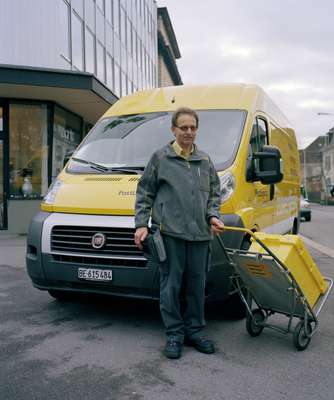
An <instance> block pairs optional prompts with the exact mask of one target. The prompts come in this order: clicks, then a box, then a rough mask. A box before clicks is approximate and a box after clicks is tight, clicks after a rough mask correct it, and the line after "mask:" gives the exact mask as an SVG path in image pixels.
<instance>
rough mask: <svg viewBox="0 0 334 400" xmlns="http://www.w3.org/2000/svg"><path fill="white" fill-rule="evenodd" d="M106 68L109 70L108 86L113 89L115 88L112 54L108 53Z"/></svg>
mask: <svg viewBox="0 0 334 400" xmlns="http://www.w3.org/2000/svg"><path fill="white" fill-rule="evenodd" d="M106 70H107V86H108V87H109V88H110V89H111V90H113V89H114V63H113V59H112V57H111V56H110V54H107V63H106Z"/></svg>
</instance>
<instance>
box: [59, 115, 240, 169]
mask: <svg viewBox="0 0 334 400" xmlns="http://www.w3.org/2000/svg"><path fill="white" fill-rule="evenodd" d="M198 114H199V129H198V133H197V136H196V144H197V145H198V147H199V148H200V149H201V150H203V151H205V152H206V153H208V154H209V155H210V157H211V159H212V161H213V163H214V164H215V167H216V168H217V170H222V169H225V168H227V167H228V166H229V165H231V163H232V162H233V160H234V158H235V155H236V152H237V150H238V147H239V143H240V139H241V135H242V131H243V127H244V123H245V119H246V114H247V113H246V111H241V110H205V111H198ZM171 117H172V113H168V112H157V113H147V114H137V115H124V116H117V117H109V118H104V119H102V120H101V121H99V122H98V123H97V124H96V125H95V126H94V128H93V129H92V130H91V131H90V133H89V134H88V135H87V137H86V138H85V140H84V141H83V142H82V143H81V145H80V146H79V148H78V149H77V151H76V152H75V154H74V155H73V157H72V159H71V161H70V163H69V165H68V168H67V171H68V172H73V173H116V172H117V173H119V172H121V173H122V172H126V173H139V172H140V171H142V170H143V169H144V168H145V166H146V164H147V162H148V160H149V158H150V157H151V155H152V153H153V152H154V151H155V150H157V149H159V148H161V147H163V146H164V145H165V144H167V143H168V142H171V141H173V139H174V136H173V134H172V132H171V130H170V127H171Z"/></svg>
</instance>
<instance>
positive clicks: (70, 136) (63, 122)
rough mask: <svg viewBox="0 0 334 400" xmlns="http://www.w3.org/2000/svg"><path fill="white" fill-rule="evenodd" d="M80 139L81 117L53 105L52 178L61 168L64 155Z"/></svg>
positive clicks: (74, 146)
mask: <svg viewBox="0 0 334 400" xmlns="http://www.w3.org/2000/svg"><path fill="white" fill-rule="evenodd" d="M80 141H81V119H80V118H79V117H77V116H76V115H73V114H71V113H69V112H67V111H66V110H63V109H62V108H60V107H55V113H54V126H53V151H52V180H53V179H54V178H56V176H57V175H58V174H59V172H60V171H61V170H62V169H63V161H64V158H65V155H66V154H67V153H68V152H70V151H73V150H74V149H75V148H76V147H77V146H78V144H79V143H80Z"/></svg>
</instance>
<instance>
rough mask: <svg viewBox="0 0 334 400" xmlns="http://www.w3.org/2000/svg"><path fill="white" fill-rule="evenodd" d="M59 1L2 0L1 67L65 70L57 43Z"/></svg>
mask: <svg viewBox="0 0 334 400" xmlns="http://www.w3.org/2000/svg"><path fill="white" fill-rule="evenodd" d="M58 9H59V7H58V1H55V0H1V11H0V38H1V46H0V64H12V65H25V66H33V67H45V68H64V67H65V66H64V64H62V62H61V59H60V57H59V49H58V40H57V29H56V27H57V20H58Z"/></svg>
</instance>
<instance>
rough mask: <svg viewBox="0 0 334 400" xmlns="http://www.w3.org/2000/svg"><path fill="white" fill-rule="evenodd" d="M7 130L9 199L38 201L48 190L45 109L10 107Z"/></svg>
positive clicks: (25, 106)
mask: <svg viewBox="0 0 334 400" xmlns="http://www.w3.org/2000/svg"><path fill="white" fill-rule="evenodd" d="M9 126H10V142H9V149H10V150H9V184H10V188H9V190H10V198H14V199H16V198H28V199H33V198H39V197H41V196H43V195H44V194H45V193H46V190H47V187H48V176H47V166H48V146H47V107H46V105H44V104H43V105H28V104H11V105H10V108H9Z"/></svg>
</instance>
